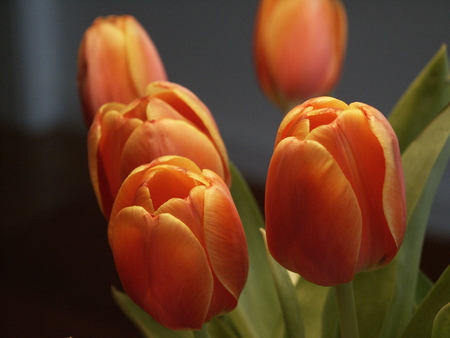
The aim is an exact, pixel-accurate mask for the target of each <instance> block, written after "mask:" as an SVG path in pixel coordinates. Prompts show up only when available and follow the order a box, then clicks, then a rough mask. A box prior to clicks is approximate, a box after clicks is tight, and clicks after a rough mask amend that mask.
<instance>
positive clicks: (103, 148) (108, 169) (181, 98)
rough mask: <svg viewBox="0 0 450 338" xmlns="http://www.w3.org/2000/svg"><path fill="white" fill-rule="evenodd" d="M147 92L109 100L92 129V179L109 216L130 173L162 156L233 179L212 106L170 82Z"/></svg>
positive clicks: (155, 86)
mask: <svg viewBox="0 0 450 338" xmlns="http://www.w3.org/2000/svg"><path fill="white" fill-rule="evenodd" d="M147 94H148V95H147V96H144V97H143V98H141V99H137V100H134V101H133V102H132V103H130V104H129V105H124V104H119V103H108V104H105V105H104V106H102V108H101V109H100V110H99V112H98V113H97V115H96V116H95V119H94V121H93V123H92V126H91V128H90V130H89V134H88V158H89V170H90V175H91V181H92V184H93V186H94V191H95V193H96V196H97V200H98V202H99V204H100V208H101V209H102V211H103V214H104V215H105V217H106V218H109V214H110V212H111V207H112V204H113V202H114V198H115V196H116V194H117V191H118V190H119V188H120V185H121V184H122V182H123V180H124V179H125V178H126V177H127V176H128V174H129V173H130V172H131V171H132V170H133V169H134V168H136V167H138V166H139V165H141V164H145V163H149V162H151V161H152V160H154V159H155V158H157V157H159V156H163V155H179V156H184V157H187V158H189V159H191V160H193V161H194V162H195V163H196V164H197V165H198V166H199V167H200V168H201V169H205V168H207V169H210V170H212V171H214V172H215V173H217V174H218V175H219V176H220V177H222V179H224V181H225V182H226V183H227V184H229V183H230V181H231V176H230V173H229V169H228V155H227V151H226V148H225V145H224V143H223V141H222V138H221V137H220V133H219V130H218V128H217V125H216V123H215V121H214V118H213V117H212V115H211V113H210V111H209V110H208V108H207V107H206V106H205V105H204V104H203V103H202V102H201V101H200V100H199V99H198V98H197V97H196V96H195V95H194V94H193V93H192V92H190V91H189V90H187V89H186V88H184V87H181V86H179V85H176V84H174V83H170V82H164V81H157V82H153V83H151V84H150V85H149V86H148V88H147Z"/></svg>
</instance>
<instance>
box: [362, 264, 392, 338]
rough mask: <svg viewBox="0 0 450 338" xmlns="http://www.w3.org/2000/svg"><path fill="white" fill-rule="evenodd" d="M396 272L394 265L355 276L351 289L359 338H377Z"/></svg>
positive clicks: (389, 300)
mask: <svg viewBox="0 0 450 338" xmlns="http://www.w3.org/2000/svg"><path fill="white" fill-rule="evenodd" d="M396 272H397V265H396V264H395V263H394V264H388V265H387V266H385V267H383V268H382V269H379V270H375V271H370V272H361V273H359V274H358V275H356V276H355V278H354V280H353V289H354V293H355V303H356V313H357V318H358V327H359V334H360V336H361V337H367V338H370V337H378V335H379V333H380V331H381V328H382V326H383V321H384V318H385V316H386V313H387V312H388V310H389V305H390V304H391V301H392V299H393V297H394V291H395V282H396Z"/></svg>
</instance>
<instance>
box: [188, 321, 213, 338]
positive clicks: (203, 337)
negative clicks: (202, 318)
mask: <svg viewBox="0 0 450 338" xmlns="http://www.w3.org/2000/svg"><path fill="white" fill-rule="evenodd" d="M192 333H193V334H194V337H195V338H209V333H208V326H207V324H205V325H203V327H202V329H201V330H198V331H192Z"/></svg>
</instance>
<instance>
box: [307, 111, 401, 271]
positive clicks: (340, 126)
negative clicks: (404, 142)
mask: <svg viewBox="0 0 450 338" xmlns="http://www.w3.org/2000/svg"><path fill="white" fill-rule="evenodd" d="M307 139H309V140H314V141H317V142H319V143H320V144H322V145H323V146H324V147H325V148H326V149H327V150H328V151H329V152H330V154H331V156H332V157H333V158H334V159H335V160H336V162H337V163H338V164H339V166H340V168H341V170H342V171H343V173H344V175H345V176H346V178H347V180H348V181H349V182H350V183H351V185H352V187H353V190H354V192H355V194H356V197H357V199H358V203H359V208H360V210H361V215H362V220H363V226H362V237H361V251H360V254H359V261H360V263H359V265H358V270H360V269H365V268H372V267H374V266H377V265H378V263H379V262H382V261H385V260H386V259H387V258H388V257H393V256H394V255H395V253H396V252H397V247H396V245H395V243H394V242H393V239H392V234H391V232H390V230H389V227H388V225H387V221H386V218H385V215H384V210H383V204H382V194H383V192H382V189H383V184H384V179H385V158H384V154H383V150H382V148H381V145H380V142H379V141H378V139H377V137H376V136H375V135H374V134H373V132H372V131H371V129H370V125H369V122H368V120H367V118H366V115H365V114H364V113H363V112H362V111H361V110H359V109H350V108H349V109H347V110H345V111H343V112H342V113H341V114H340V115H339V116H338V117H337V119H336V120H335V123H332V124H328V125H323V126H319V127H317V128H316V129H314V130H313V131H312V132H311V134H310V135H309V136H308V138H307Z"/></svg>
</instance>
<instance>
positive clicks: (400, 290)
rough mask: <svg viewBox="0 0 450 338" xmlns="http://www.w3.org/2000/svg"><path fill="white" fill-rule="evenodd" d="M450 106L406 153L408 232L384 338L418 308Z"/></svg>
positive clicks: (448, 140)
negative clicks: (425, 241) (422, 263)
mask: <svg viewBox="0 0 450 338" xmlns="http://www.w3.org/2000/svg"><path fill="white" fill-rule="evenodd" d="M449 136H450V105H449V106H447V107H446V108H445V109H444V111H443V112H442V113H440V114H439V115H438V116H437V117H436V118H435V119H434V120H433V121H432V122H431V123H430V124H429V125H428V127H427V128H425V129H424V131H423V132H422V133H421V134H420V135H419V137H418V138H417V139H416V140H414V141H413V142H411V144H410V145H409V147H408V148H407V149H406V151H405V152H404V153H403V156H402V162H403V169H404V173H405V185H406V202H407V210H408V215H407V229H406V234H405V237H404V240H403V244H402V247H401V248H400V251H399V253H398V255H397V257H396V259H397V260H398V270H397V286H396V292H395V295H394V299H393V302H392V305H391V307H390V310H389V312H388V316H387V318H386V320H385V322H384V325H383V329H382V331H381V336H382V337H398V336H399V335H400V334H401V333H402V332H403V330H404V329H405V327H406V325H407V324H408V322H409V320H410V319H411V316H412V313H413V311H414V308H415V294H416V289H417V280H418V276H419V263H420V257H421V252H422V245H423V238H424V235H425V229H426V225H427V222H428V216H429V213H430V209H431V205H432V202H433V198H434V195H435V193H436V190H437V187H438V185H439V181H440V179H441V177H442V174H443V172H444V169H445V166H446V164H447V162H448V159H449V157H450V137H449Z"/></svg>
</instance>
